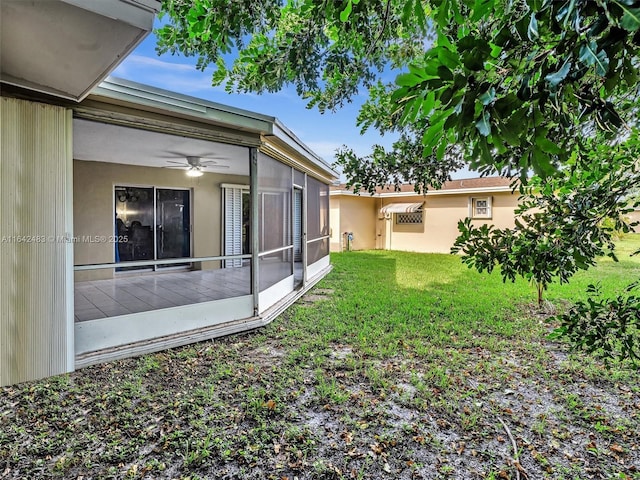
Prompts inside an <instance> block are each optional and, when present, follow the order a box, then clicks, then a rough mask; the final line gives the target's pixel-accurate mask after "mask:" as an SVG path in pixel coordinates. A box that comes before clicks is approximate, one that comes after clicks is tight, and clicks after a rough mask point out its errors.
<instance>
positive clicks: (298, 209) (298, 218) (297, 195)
mask: <svg viewBox="0 0 640 480" xmlns="http://www.w3.org/2000/svg"><path fill="white" fill-rule="evenodd" d="M293 261H294V262H301V261H302V190H300V189H298V188H295V189H294V190H293Z"/></svg>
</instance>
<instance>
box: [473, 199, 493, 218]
mask: <svg viewBox="0 0 640 480" xmlns="http://www.w3.org/2000/svg"><path fill="white" fill-rule="evenodd" d="M469 216H470V217H471V218H491V197H472V198H470V199H469Z"/></svg>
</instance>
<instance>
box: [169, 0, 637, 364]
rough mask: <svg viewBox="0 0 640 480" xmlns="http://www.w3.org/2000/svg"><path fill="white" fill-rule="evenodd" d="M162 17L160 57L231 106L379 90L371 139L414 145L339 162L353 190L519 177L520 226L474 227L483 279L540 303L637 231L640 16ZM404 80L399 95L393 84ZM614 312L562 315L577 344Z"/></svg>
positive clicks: (629, 307)
mask: <svg viewBox="0 0 640 480" xmlns="http://www.w3.org/2000/svg"><path fill="white" fill-rule="evenodd" d="M163 14H164V15H165V17H164V19H165V24H164V26H163V27H161V28H160V29H159V30H158V31H157V32H156V34H157V36H158V50H159V52H161V53H162V52H172V53H177V52H180V53H182V54H184V55H187V56H196V57H197V58H198V67H199V68H201V69H204V68H205V67H207V66H210V65H214V66H215V68H214V73H213V77H212V83H213V84H216V85H220V84H224V85H225V86H226V89H227V90H228V91H233V92H249V91H252V92H264V91H277V90H280V89H281V88H283V87H285V86H293V87H295V89H296V91H297V93H298V94H299V95H300V96H301V97H302V98H305V99H307V100H308V106H309V107H310V108H313V107H317V108H319V109H320V111H324V110H326V109H336V108H339V107H340V106H342V105H343V104H344V103H345V102H349V101H350V100H351V99H352V98H353V97H354V96H355V95H356V94H358V93H360V92H361V91H366V92H367V93H368V100H367V101H366V102H365V104H364V105H363V107H362V109H361V111H360V114H359V116H358V120H357V122H358V125H359V126H360V127H361V128H362V129H363V130H366V129H369V128H375V129H377V130H378V131H379V132H380V133H381V134H385V133H389V132H395V133H397V134H398V135H399V139H398V140H397V141H396V142H395V143H394V144H393V146H392V148H391V149H385V148H383V147H382V146H379V145H374V146H372V151H371V153H370V154H369V155H366V156H362V157H361V156H358V155H356V154H355V153H354V151H353V150H351V149H350V148H349V147H348V146H344V147H343V148H341V149H340V150H339V151H338V152H337V154H336V157H337V164H338V166H340V167H341V168H342V171H343V173H344V174H345V175H346V177H347V182H348V184H349V185H350V186H352V187H353V188H354V189H360V188H364V189H366V190H369V191H373V190H374V189H375V188H376V187H377V186H383V185H389V184H392V185H394V184H395V185H396V186H398V185H399V184H401V183H407V182H408V183H413V184H414V185H415V187H416V190H418V191H419V190H426V189H427V188H438V187H439V186H440V185H441V183H442V182H443V181H445V180H447V179H448V178H449V177H450V174H451V172H453V171H455V170H456V169H458V168H459V167H460V166H461V165H462V164H463V163H467V164H469V165H470V167H471V168H472V169H474V170H477V171H478V172H480V173H481V174H490V173H500V174H503V175H509V176H514V177H519V180H520V185H521V187H520V188H521V193H522V194H523V195H524V197H523V203H522V207H521V209H520V211H519V219H518V221H517V223H516V226H515V228H513V229H502V230H496V229H494V228H493V227H490V226H486V227H483V228H481V229H478V228H475V227H473V225H471V224H470V223H469V222H466V223H465V222H462V223H461V224H460V231H461V236H460V238H459V239H458V241H457V242H456V246H455V250H456V251H459V252H462V253H463V254H464V255H463V259H464V261H465V262H467V263H468V264H469V265H470V266H473V267H475V268H477V269H479V270H481V271H482V270H491V269H492V268H493V267H494V266H495V265H500V267H501V271H502V275H503V277H504V278H505V279H510V280H513V279H514V278H515V277H516V276H518V275H522V276H525V277H527V278H532V279H534V280H535V281H536V282H537V283H538V286H539V295H541V293H542V290H543V289H544V287H546V284H547V283H549V282H550V281H551V280H552V279H553V278H558V279H560V281H566V280H568V278H569V277H570V276H571V275H573V273H575V271H576V270H578V269H581V268H587V267H588V266H590V265H592V264H593V263H594V262H595V259H596V257H597V256H598V255H602V254H603V253H605V252H607V251H609V252H612V246H613V244H612V238H613V234H614V233H615V231H617V230H620V231H626V230H628V228H629V225H628V223H627V222H626V221H625V220H624V218H623V214H624V213H626V212H627V210H628V208H631V207H630V205H631V206H635V207H637V206H638V202H637V201H636V202H631V201H630V200H629V199H630V198H631V197H632V193H633V192H634V191H636V190H637V186H638V183H639V177H638V158H639V157H640V142H638V131H637V129H638V125H637V123H638V98H639V93H640V83H639V82H638V65H639V63H640V58H639V48H640V2H638V1H635V0H583V1H575V0H335V1H334V0H288V1H285V2H283V1H281V0H241V1H234V2H229V1H226V0H224V1H223V0H164V2H163ZM390 72H394V73H396V74H397V76H396V78H395V81H385V79H386V78H388V77H389V73H390ZM532 174H533V177H532ZM611 254H612V255H613V253H611ZM591 290H592V292H596V291H597V289H596V288H595V287H594V288H593V289H591ZM539 298H541V297H539ZM638 298H640V297H633V296H628V297H624V298H623V297H620V298H618V299H614V300H613V302H614V303H615V302H617V303H616V305H618V307H616V308H618V310H617V311H619V312H623V313H624V318H625V319H627V320H628V319H629V318H631V319H635V320H634V321H635V324H634V325H635V327H634V328H635V330H634V329H631V331H632V334H629V333H628V332H629V330H628V329H626V327H625V330H624V335H626V336H629V335H631V337H633V336H634V335H636V336H639V335H638V332H640V304H638ZM625 299H626V300H625ZM598 305H600V307H597V306H598ZM603 305H604V306H603ZM606 305H607V303H606V301H605V302H604V303H602V302H600V303H598V302H596V301H590V302H588V303H585V304H579V305H577V306H576V307H575V309H574V311H575V312H576V315H578V316H579V317H580V318H584V319H586V318H590V319H591V321H586V320H585V321H584V322H582V323H580V322H575V321H573V320H568V318H569V317H564V318H565V320H564V323H563V327H562V328H563V329H564V330H563V332H564V333H565V334H566V335H568V336H570V337H571V338H572V339H574V340H575V339H576V338H587V337H585V335H584V333H585V329H587V328H589V326H590V325H594V322H599V321H600V319H601V318H602V312H603V311H604V310H605V309H606ZM598 308H599V310H598ZM634 312H635V313H634ZM627 320H625V322H627V323H628V321H627ZM609 324H611V323H608V324H607V325H609ZM611 325H613V326H612V327H611V328H612V329H614V330H615V328H621V327H619V325H618V326H616V325H615V324H611ZM625 325H626V323H625ZM621 331H622V330H621ZM609 333H611V332H609ZM614 336H615V335H614ZM589 338H591V337H589ZM599 338H600V339H601V340H602V339H603V338H604V337H603V336H602V335H600V337H599ZM625 338H626V337H625ZM574 343H575V344H576V345H578V346H580V343H579V342H576V341H574ZM590 345H592V346H593V345H600V346H602V345H605V346H608V345H609V344H608V343H607V341H602V342H598V341H595V340H594V341H591V343H590ZM626 345H627V346H628V345H632V347H629V348H633V342H631V343H629V342H627V344H626ZM602 348H604V347H602ZM629 348H627V350H626V351H625V350H624V349H623V351H622V354H621V356H624V355H627V354H629V351H630V350H629ZM631 352H632V354H629V355H628V356H629V357H631V358H637V357H638V355H637V352H636V353H633V351H632V350H631ZM634 355H635V357H634Z"/></svg>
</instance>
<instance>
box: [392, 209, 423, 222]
mask: <svg viewBox="0 0 640 480" xmlns="http://www.w3.org/2000/svg"><path fill="white" fill-rule="evenodd" d="M420 223H422V210H420V211H417V212H409V213H396V224H397V225H418V224H420Z"/></svg>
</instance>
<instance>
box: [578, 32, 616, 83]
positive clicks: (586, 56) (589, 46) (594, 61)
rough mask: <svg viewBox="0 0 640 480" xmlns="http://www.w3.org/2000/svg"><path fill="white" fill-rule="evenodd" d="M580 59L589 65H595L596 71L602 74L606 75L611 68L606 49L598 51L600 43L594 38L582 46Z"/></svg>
mask: <svg viewBox="0 0 640 480" xmlns="http://www.w3.org/2000/svg"><path fill="white" fill-rule="evenodd" d="M579 59H580V61H581V62H582V63H583V64H585V65H587V66H589V67H591V66H593V65H595V67H596V73H597V74H598V75H600V76H605V75H606V74H607V71H608V70H609V57H607V54H606V52H605V51H604V50H600V51H599V52H598V45H597V44H596V42H595V41H594V40H591V41H590V42H589V43H585V44H583V45H582V47H580V56H579Z"/></svg>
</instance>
